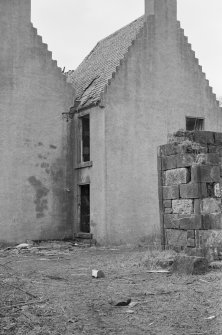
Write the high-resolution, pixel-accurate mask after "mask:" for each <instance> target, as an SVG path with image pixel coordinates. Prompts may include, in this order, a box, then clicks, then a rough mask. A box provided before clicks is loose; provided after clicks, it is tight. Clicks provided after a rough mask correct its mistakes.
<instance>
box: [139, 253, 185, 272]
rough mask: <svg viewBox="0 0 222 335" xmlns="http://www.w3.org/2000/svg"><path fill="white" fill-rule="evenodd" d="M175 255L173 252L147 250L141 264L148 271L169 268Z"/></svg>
mask: <svg viewBox="0 0 222 335" xmlns="http://www.w3.org/2000/svg"><path fill="white" fill-rule="evenodd" d="M177 255H178V254H177V253H176V252H175V251H173V250H165V251H159V250H149V252H147V254H146V255H145V256H144V259H143V261H142V262H143V264H144V265H145V266H146V267H147V268H148V269H149V270H155V269H159V268H169V267H170V266H171V265H172V264H173V261H174V259H175V257H176V256H177Z"/></svg>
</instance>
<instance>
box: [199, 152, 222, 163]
mask: <svg viewBox="0 0 222 335" xmlns="http://www.w3.org/2000/svg"><path fill="white" fill-rule="evenodd" d="M196 163H197V164H205V165H207V164H208V165H218V164H219V163H220V157H219V155H218V154H217V153H206V154H204V153H202V154H198V155H197V157H196Z"/></svg>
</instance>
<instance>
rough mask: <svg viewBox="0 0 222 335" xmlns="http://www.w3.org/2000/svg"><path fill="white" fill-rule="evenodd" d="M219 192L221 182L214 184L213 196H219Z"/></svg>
mask: <svg viewBox="0 0 222 335" xmlns="http://www.w3.org/2000/svg"><path fill="white" fill-rule="evenodd" d="M221 194H222V185H221V183H216V184H214V196H215V197H216V198H221Z"/></svg>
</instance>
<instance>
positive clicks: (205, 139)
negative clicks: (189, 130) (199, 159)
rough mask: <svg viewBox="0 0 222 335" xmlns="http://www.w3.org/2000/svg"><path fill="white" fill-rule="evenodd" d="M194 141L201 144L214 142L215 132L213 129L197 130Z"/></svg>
mask: <svg viewBox="0 0 222 335" xmlns="http://www.w3.org/2000/svg"><path fill="white" fill-rule="evenodd" d="M193 140H194V142H197V143H200V144H205V145H206V144H214V133H213V132H212V131H195V132H194V137H193Z"/></svg>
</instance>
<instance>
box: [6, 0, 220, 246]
mask: <svg viewBox="0 0 222 335" xmlns="http://www.w3.org/2000/svg"><path fill="white" fill-rule="evenodd" d="M30 13H31V0H20V1H17V0H0V29H1V35H0V36H1V37H0V39H1V52H0V71H1V76H0V85H1V90H0V109H1V116H0V118H1V122H0V127H1V129H0V136H1V141H0V150H1V153H2V162H3V163H2V164H1V168H0V169H1V171H0V198H1V202H0V213H1V219H0V240H1V241H21V240H25V239H34V240H35V239H36V240H37V239H48V238H61V239H62V238H72V237H74V236H78V237H84V238H93V239H95V240H97V241H98V242H99V243H101V244H124V243H137V242H138V241H140V240H141V239H142V240H143V241H147V243H154V242H155V243H158V236H159V235H160V229H159V227H160V223H159V201H158V172H157V158H156V152H157V147H158V146H159V145H161V144H165V143H166V141H167V134H168V133H173V132H175V131H176V130H178V129H182V128H187V129H188V130H191V129H192V128H197V127H198V128H199V129H204V130H208V131H214V132H220V131H221V129H222V113H221V109H220V107H219V104H218V101H217V100H216V96H215V94H214V93H213V92H212V88H211V87H210V85H209V82H208V80H207V79H206V76H205V74H204V73H203V71H202V68H201V66H200V65H199V61H198V59H197V58H196V56H195V53H194V51H193V50H192V48H191V45H190V44H189V42H188V39H187V37H186V36H185V35H184V31H183V29H182V28H181V27H180V23H179V22H178V21H177V1H176V0H155V1H154V0H146V1H145V13H144V15H143V16H142V17H140V18H138V19H136V20H135V21H133V22H132V23H130V24H128V25H127V26H125V27H123V28H122V29H120V30H118V31H116V32H115V33H114V34H112V35H110V36H108V37H107V38H105V39H103V40H102V41H100V42H98V43H97V45H96V46H95V48H94V49H93V50H92V51H91V53H90V54H89V55H88V56H87V57H86V58H85V59H84V60H83V62H82V63H81V64H80V65H79V67H78V68H77V69H76V70H75V71H69V72H68V74H66V76H65V75H64V74H63V73H62V71H61V69H59V68H58V67H57V64H56V62H55V61H53V60H52V56H51V53H50V52H49V51H48V49H47V45H46V44H44V43H43V42H42V39H41V37H40V36H38V35H37V31H36V29H35V28H33V26H32V24H31V19H30V16H31V15H30ZM77 47H78V46H77ZM67 81H68V83H67ZM69 112H70V113H69ZM62 113H63V114H64V115H69V116H70V121H69V122H67V123H66V122H63V121H62V119H61V116H62ZM67 113H69V114H67ZM186 178H188V177H186Z"/></svg>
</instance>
